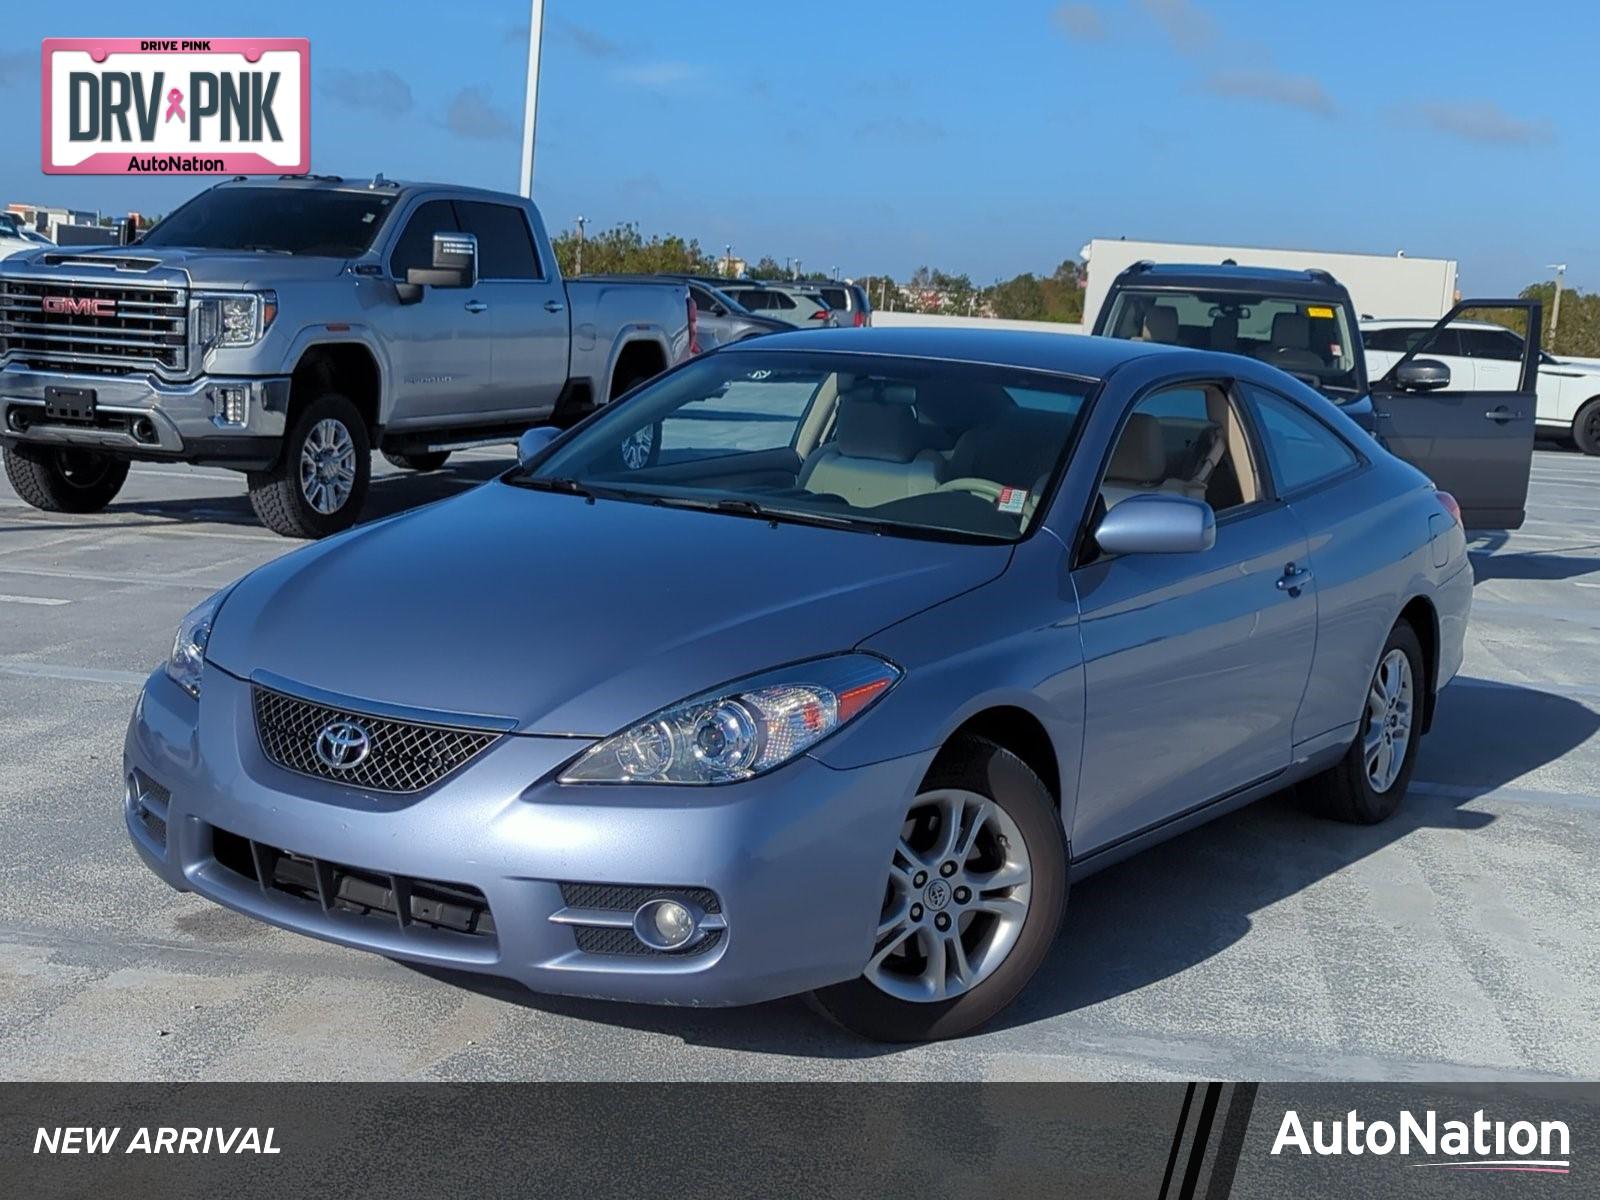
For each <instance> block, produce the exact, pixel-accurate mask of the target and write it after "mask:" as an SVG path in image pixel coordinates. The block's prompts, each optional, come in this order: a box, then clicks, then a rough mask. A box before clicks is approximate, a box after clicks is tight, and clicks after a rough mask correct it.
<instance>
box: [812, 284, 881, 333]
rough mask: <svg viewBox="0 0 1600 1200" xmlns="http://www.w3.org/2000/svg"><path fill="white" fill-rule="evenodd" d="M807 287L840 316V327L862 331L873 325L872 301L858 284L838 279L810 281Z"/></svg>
mask: <svg viewBox="0 0 1600 1200" xmlns="http://www.w3.org/2000/svg"><path fill="white" fill-rule="evenodd" d="M805 286H806V287H807V288H809V289H811V290H812V291H814V292H816V293H817V295H819V296H821V297H822V300H823V303H825V304H826V305H827V306H828V307H829V308H831V309H833V311H834V312H835V313H837V314H838V316H839V324H840V325H848V326H851V327H852V328H855V329H862V328H865V327H867V326H870V325H871V324H872V301H871V300H870V299H868V298H867V290H866V289H865V288H864V287H862V286H861V285H860V284H858V283H845V282H843V281H841V280H838V279H822V280H816V279H808V280H806V281H805Z"/></svg>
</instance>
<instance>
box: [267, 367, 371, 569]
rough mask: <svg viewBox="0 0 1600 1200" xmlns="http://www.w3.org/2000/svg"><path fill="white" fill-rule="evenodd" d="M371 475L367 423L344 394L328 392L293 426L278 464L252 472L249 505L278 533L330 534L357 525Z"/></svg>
mask: <svg viewBox="0 0 1600 1200" xmlns="http://www.w3.org/2000/svg"><path fill="white" fill-rule="evenodd" d="M371 474H372V450H371V445H370V443H369V442H368V440H367V424H366V422H365V421H363V420H362V419H361V414H360V413H359V412H357V411H356V406H355V405H354V404H352V403H351V402H350V401H349V400H347V399H346V398H345V397H343V396H341V395H339V394H338V393H337V392H324V393H323V394H322V395H320V396H318V397H317V398H316V399H315V400H313V401H311V403H310V404H308V405H306V406H305V408H303V409H301V410H300V415H299V416H297V417H296V418H295V419H294V422H293V423H292V424H291V425H290V426H289V433H288V435H287V436H286V437H285V438H284V439H283V454H282V456H281V457H280V459H279V461H278V465H277V466H276V467H274V468H272V469H270V470H266V471H252V472H250V475H249V480H250V505H251V507H252V508H254V509H255V510H256V516H258V517H260V518H261V523H262V524H263V525H265V526H266V527H267V528H268V529H270V530H272V531H273V532H274V533H281V534H283V536H284V537H297V538H320V537H327V536H328V535H329V534H331V533H338V532H339V531H340V530H341V529H348V528H349V527H350V526H351V525H354V524H355V522H356V518H357V517H358V516H360V515H361V505H362V503H363V502H364V501H365V500H366V498H367V481H368V479H369V478H370V477H371Z"/></svg>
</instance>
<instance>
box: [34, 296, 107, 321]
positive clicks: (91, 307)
mask: <svg viewBox="0 0 1600 1200" xmlns="http://www.w3.org/2000/svg"><path fill="white" fill-rule="evenodd" d="M44 311H45V312H47V313H65V314H66V315H68V316H76V317H114V316H116V315H117V302H116V301H115V300H96V299H95V298H94V297H93V296H46V297H45V298H44Z"/></svg>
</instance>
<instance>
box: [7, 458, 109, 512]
mask: <svg viewBox="0 0 1600 1200" xmlns="http://www.w3.org/2000/svg"><path fill="white" fill-rule="evenodd" d="M5 459H6V478H7V479H9V480H10V481H11V486H12V487H13V488H15V489H16V493H17V495H19V496H21V497H22V498H23V499H24V500H26V501H27V502H28V503H29V504H31V505H33V507H34V508H41V509H43V510H44V511H45V512H65V513H92V512H99V511H100V510H101V509H103V508H105V506H106V505H108V504H110V503H111V502H112V501H113V500H115V499H116V498H117V493H118V492H120V491H121V490H122V485H123V483H124V481H126V480H127V478H128V464H127V462H126V461H124V460H120V459H115V458H112V457H110V456H109V455H105V454H96V453H95V452H94V451H93V450H77V449H71V448H57V447H55V446H29V445H21V446H7V447H6V452H5Z"/></svg>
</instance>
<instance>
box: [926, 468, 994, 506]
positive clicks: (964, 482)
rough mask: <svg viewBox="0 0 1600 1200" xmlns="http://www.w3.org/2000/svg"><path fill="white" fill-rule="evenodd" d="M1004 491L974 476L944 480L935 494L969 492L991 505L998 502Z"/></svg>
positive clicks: (988, 480)
mask: <svg viewBox="0 0 1600 1200" xmlns="http://www.w3.org/2000/svg"><path fill="white" fill-rule="evenodd" d="M1004 490H1005V489H1004V488H1002V487H1001V486H1000V484H998V483H996V482H995V481H994V480H992V479H979V478H978V477H977V476H975V475H963V476H961V477H960V478H959V479H946V480H945V481H944V482H943V483H941V484H940V485H939V486H938V487H936V488H934V491H936V492H971V493H972V494H973V495H974V496H978V497H981V498H982V499H984V500H987V501H989V503H991V504H998V503H999V502H1000V493H1001V492H1002V491H1004Z"/></svg>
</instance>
